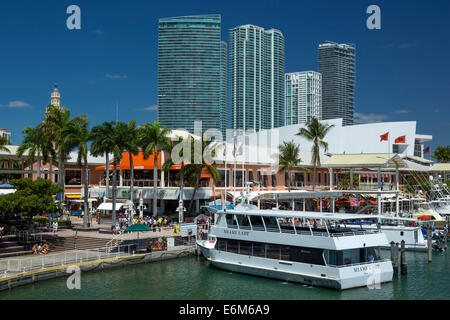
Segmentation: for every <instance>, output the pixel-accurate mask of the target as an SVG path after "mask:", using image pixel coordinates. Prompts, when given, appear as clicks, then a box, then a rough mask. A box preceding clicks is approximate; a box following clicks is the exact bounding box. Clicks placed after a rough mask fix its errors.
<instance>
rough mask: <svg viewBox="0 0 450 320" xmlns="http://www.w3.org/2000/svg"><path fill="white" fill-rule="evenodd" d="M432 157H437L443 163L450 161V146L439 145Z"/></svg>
mask: <svg viewBox="0 0 450 320" xmlns="http://www.w3.org/2000/svg"><path fill="white" fill-rule="evenodd" d="M430 157H432V158H433V159H436V160H437V161H438V162H441V163H446V162H449V161H450V146H447V147H444V146H439V147H437V148H436V149H435V150H434V152H433V155H431V156H430Z"/></svg>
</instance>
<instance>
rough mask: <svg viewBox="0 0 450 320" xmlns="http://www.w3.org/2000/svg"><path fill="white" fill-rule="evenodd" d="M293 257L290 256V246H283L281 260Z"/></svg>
mask: <svg viewBox="0 0 450 320" xmlns="http://www.w3.org/2000/svg"><path fill="white" fill-rule="evenodd" d="M290 258H291V256H290V249H289V246H281V257H280V259H281V260H285V261H289V260H290Z"/></svg>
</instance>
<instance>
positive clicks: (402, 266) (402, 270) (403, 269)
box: [400, 240, 408, 275]
mask: <svg viewBox="0 0 450 320" xmlns="http://www.w3.org/2000/svg"><path fill="white" fill-rule="evenodd" d="M400 248H401V249H400V273H401V274H402V275H406V274H407V273H408V267H407V265H406V257H405V240H402V242H401V244H400Z"/></svg>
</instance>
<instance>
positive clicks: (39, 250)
mask: <svg viewBox="0 0 450 320" xmlns="http://www.w3.org/2000/svg"><path fill="white" fill-rule="evenodd" d="M31 250H32V251H33V254H48V244H47V243H46V242H44V243H41V242H40V243H35V244H34V246H33V248H32V249H31Z"/></svg>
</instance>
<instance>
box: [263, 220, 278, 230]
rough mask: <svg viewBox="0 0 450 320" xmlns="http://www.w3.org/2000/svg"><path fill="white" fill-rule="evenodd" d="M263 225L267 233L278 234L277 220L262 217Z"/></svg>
mask: <svg viewBox="0 0 450 320" xmlns="http://www.w3.org/2000/svg"><path fill="white" fill-rule="evenodd" d="M263 219H264V224H265V225H266V230H267V231H269V232H280V229H278V224H277V220H276V219H275V217H263Z"/></svg>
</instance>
